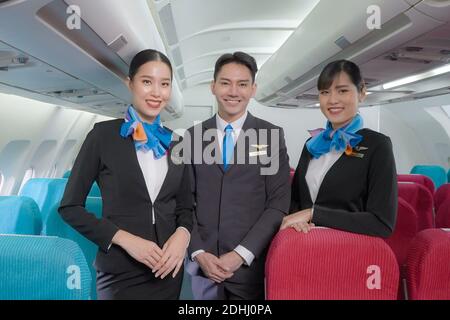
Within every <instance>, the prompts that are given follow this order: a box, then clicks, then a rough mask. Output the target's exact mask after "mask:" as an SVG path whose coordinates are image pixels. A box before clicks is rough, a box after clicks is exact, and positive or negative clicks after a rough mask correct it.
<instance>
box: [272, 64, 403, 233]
mask: <svg viewBox="0 0 450 320" xmlns="http://www.w3.org/2000/svg"><path fill="white" fill-rule="evenodd" d="M318 90H319V100H320V109H321V111H322V113H323V114H324V115H325V117H326V118H327V119H328V122H327V125H326V129H325V130H323V131H321V132H320V133H318V134H316V135H315V136H314V137H312V138H310V139H309V140H308V141H307V142H306V144H305V146H304V148H303V151H302V154H301V156H300V161H299V163H298V166H297V169H296V171H295V175H294V179H293V183H292V195H291V210H290V212H291V214H290V215H288V216H286V217H285V218H284V220H283V223H282V225H281V229H284V228H287V227H293V228H295V229H296V230H297V231H303V232H305V233H306V232H308V231H309V230H310V229H311V227H312V226H314V225H317V226H324V227H330V228H335V229H340V230H345V231H350V232H355V233H361V234H367V235H372V236H380V237H389V235H390V234H391V233H392V231H393V229H394V225H395V221H396V211H397V178H396V169H395V162H394V156H393V153H392V144H391V140H390V139H389V137H387V136H385V135H383V134H381V133H378V132H375V131H372V130H370V129H367V128H364V126H363V120H362V118H361V116H360V115H359V114H358V103H359V102H362V101H363V99H364V98H365V94H366V88H365V85H364V82H363V80H362V77H361V73H360V70H359V68H358V66H357V65H356V64H354V63H353V62H350V61H347V60H340V61H334V62H331V63H330V64H328V65H327V66H326V67H325V68H324V70H323V71H322V73H321V74H320V77H319V80H318Z"/></svg>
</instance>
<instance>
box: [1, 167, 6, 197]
mask: <svg viewBox="0 0 450 320" xmlns="http://www.w3.org/2000/svg"><path fill="white" fill-rule="evenodd" d="M3 181H5V176H4V175H3V173H2V172H1V171H0V194H1V191H2V188H3Z"/></svg>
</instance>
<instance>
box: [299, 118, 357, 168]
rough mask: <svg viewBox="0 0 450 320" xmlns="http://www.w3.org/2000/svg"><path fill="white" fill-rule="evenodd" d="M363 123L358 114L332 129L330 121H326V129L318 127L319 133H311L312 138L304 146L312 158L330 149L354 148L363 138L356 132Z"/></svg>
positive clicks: (343, 149)
mask: <svg viewBox="0 0 450 320" xmlns="http://www.w3.org/2000/svg"><path fill="white" fill-rule="evenodd" d="M363 125H364V124H363V119H362V117H361V116H360V115H359V114H357V115H356V116H355V117H354V118H353V120H352V122H350V123H349V124H348V125H346V126H345V127H342V128H339V129H337V130H334V129H333V126H332V125H331V122H330V121H328V122H327V127H326V129H319V130H320V133H317V132H316V134H315V135H314V134H313V135H314V136H313V138H311V139H310V140H309V141H308V142H306V148H307V149H308V151H309V153H310V154H311V155H312V156H313V158H314V159H318V158H320V156H321V155H323V154H325V153H328V152H330V151H331V150H332V149H335V150H336V151H346V150H347V149H350V148H354V147H355V146H356V145H358V143H360V142H361V140H362V138H363V137H362V136H361V135H359V134H356V132H357V131H358V130H360V129H362V127H363ZM314 131H316V130H314ZM311 132H312V131H310V133H311Z"/></svg>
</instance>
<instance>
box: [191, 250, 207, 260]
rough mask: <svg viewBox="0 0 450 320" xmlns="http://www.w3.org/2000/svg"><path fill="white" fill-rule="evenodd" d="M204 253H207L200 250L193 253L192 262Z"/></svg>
mask: <svg viewBox="0 0 450 320" xmlns="http://www.w3.org/2000/svg"><path fill="white" fill-rule="evenodd" d="M203 252H205V250H203V249H200V250H197V251H194V252H192V254H191V260H192V261H194V258H195V257H196V256H198V255H199V254H200V253H203Z"/></svg>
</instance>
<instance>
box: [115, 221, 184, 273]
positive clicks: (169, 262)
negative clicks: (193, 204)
mask: <svg viewBox="0 0 450 320" xmlns="http://www.w3.org/2000/svg"><path fill="white" fill-rule="evenodd" d="M189 240H190V235H189V233H188V232H187V230H184V229H181V228H179V229H177V230H176V231H175V232H174V233H173V234H172V235H171V236H170V238H169V239H168V240H167V241H166V243H165V244H164V246H163V247H162V249H161V248H160V247H159V246H158V245H157V244H156V243H155V242H153V241H150V240H146V239H143V238H141V237H138V236H135V235H133V234H131V233H128V232H126V231H123V230H119V231H118V232H117V233H116V235H115V236H114V238H113V243H114V244H118V245H119V246H121V247H122V248H123V249H124V250H125V251H126V252H127V253H128V254H129V255H130V256H131V257H133V258H134V259H135V260H137V261H139V262H140V263H143V264H145V265H146V266H147V267H149V268H150V269H152V272H153V273H154V274H155V277H157V278H158V277H161V279H164V278H165V277H166V276H167V275H168V274H169V273H171V272H172V271H173V274H172V277H173V278H175V276H176V275H177V273H178V272H179V271H180V269H181V266H182V265H183V262H184V257H185V255H186V249H187V247H188V245H189Z"/></svg>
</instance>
